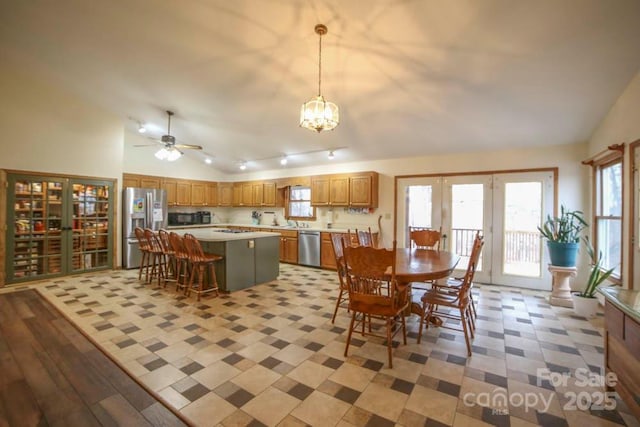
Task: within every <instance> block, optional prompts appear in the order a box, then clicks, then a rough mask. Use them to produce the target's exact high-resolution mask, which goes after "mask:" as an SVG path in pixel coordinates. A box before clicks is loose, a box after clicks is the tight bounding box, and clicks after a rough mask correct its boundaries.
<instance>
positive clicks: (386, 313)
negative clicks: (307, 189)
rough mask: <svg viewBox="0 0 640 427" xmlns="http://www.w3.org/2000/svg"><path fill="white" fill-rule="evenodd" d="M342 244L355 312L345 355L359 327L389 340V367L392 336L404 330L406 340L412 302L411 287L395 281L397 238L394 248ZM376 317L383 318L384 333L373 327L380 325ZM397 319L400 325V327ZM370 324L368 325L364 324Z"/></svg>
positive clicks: (351, 302) (352, 306)
mask: <svg viewBox="0 0 640 427" xmlns="http://www.w3.org/2000/svg"><path fill="white" fill-rule="evenodd" d="M342 245H343V246H342V251H343V253H344V261H345V265H346V279H347V289H348V292H349V310H351V312H352V314H351V323H350V325H349V333H348V335H347V343H346V346H345V349H344V355H345V357H346V356H347V354H348V351H349V344H350V343H351V336H352V334H353V331H355V330H356V329H357V328H359V327H360V332H361V334H362V336H365V335H372V336H377V337H380V338H384V339H385V340H386V344H387V353H388V358H389V368H393V360H392V350H393V337H394V336H395V334H396V333H398V332H399V331H400V330H401V331H402V335H403V341H404V344H405V345H406V344H407V328H406V323H405V316H404V314H403V313H404V311H405V309H406V308H407V307H408V306H409V298H408V295H409V292H408V290H409V287H408V286H405V287H399V286H398V283H397V281H396V242H395V241H394V242H393V249H391V250H389V249H384V248H382V249H377V248H372V247H370V246H357V247H354V246H348V245H345V243H344V242H343V243H342ZM389 271H390V274H389ZM381 290H383V291H382V292H381ZM374 319H375V320H378V319H382V320H383V321H384V326H385V329H386V334H385V335H379V334H376V333H375V332H373V331H372V329H373V330H376V329H377V328H372V321H373V320H374ZM398 319H400V325H401V327H398ZM367 324H368V326H369V327H368V328H365V326H366V325H367Z"/></svg>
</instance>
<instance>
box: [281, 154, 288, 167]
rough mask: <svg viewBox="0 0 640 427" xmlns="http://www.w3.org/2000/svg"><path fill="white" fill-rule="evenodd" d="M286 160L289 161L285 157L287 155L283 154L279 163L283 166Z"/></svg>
mask: <svg viewBox="0 0 640 427" xmlns="http://www.w3.org/2000/svg"><path fill="white" fill-rule="evenodd" d="M288 161H289V159H287V156H284V157H283V158H281V159H280V164H281V165H282V166H285V165H286V164H287V162H288Z"/></svg>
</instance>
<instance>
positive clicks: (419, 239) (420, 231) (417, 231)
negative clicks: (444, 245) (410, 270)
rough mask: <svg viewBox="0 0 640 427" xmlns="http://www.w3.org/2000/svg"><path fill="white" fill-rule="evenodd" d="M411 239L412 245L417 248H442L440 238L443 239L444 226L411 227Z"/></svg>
mask: <svg viewBox="0 0 640 427" xmlns="http://www.w3.org/2000/svg"><path fill="white" fill-rule="evenodd" d="M409 239H410V240H411V247H412V248H417V249H435V250H437V251H439V250H440V240H441V239H442V228H440V229H438V230H431V229H426V228H413V227H410V228H409Z"/></svg>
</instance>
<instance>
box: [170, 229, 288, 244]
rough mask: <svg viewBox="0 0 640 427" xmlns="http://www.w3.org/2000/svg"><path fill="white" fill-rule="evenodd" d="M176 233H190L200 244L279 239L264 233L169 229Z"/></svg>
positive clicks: (277, 234) (270, 233)
mask: <svg viewBox="0 0 640 427" xmlns="http://www.w3.org/2000/svg"><path fill="white" fill-rule="evenodd" d="M171 231H173V232H176V233H190V234H193V236H194V237H195V238H196V239H198V240H200V241H202V242H229V241H232V240H247V239H259V238H262V237H279V236H280V234H279V233H272V232H266V231H244V232H240V233H237V232H233V231H229V230H227V229H224V228H216V227H199V228H186V227H185V228H171Z"/></svg>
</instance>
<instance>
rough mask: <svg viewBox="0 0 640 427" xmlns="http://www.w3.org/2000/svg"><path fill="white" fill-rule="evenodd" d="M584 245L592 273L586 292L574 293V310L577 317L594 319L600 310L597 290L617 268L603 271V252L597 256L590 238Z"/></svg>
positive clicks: (586, 238) (585, 240)
mask: <svg viewBox="0 0 640 427" xmlns="http://www.w3.org/2000/svg"><path fill="white" fill-rule="evenodd" d="M584 244H585V246H586V247H587V254H588V255H589V264H590V265H591V272H590V273H589V278H588V279H587V284H586V286H585V288H584V290H583V291H581V292H573V293H572V294H571V296H572V300H573V309H574V311H575V312H576V314H577V315H579V316H583V317H593V316H595V314H596V311H597V309H598V300H597V298H596V296H595V293H596V289H597V288H598V286H600V285H601V284H602V282H604V281H605V280H607V279H608V278H609V276H611V274H612V273H613V271H614V270H615V268H611V269H609V270H603V269H602V251H599V252H598V254H597V255H596V252H595V250H594V249H593V246H592V245H591V242H590V241H589V238H588V237H586V236H585V238H584Z"/></svg>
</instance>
